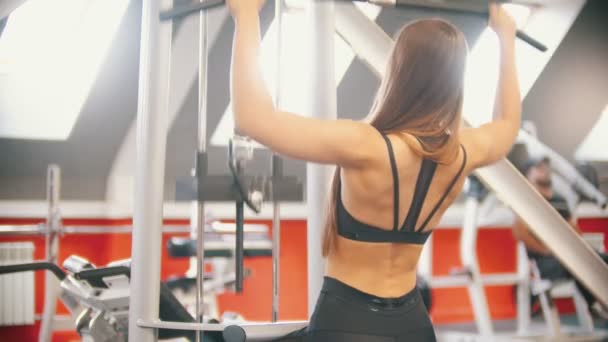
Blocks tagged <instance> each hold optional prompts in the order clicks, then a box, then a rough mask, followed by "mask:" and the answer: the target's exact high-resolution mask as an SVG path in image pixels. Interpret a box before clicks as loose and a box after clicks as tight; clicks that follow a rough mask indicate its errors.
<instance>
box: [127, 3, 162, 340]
mask: <svg viewBox="0 0 608 342" xmlns="http://www.w3.org/2000/svg"><path fill="white" fill-rule="evenodd" d="M172 2H173V1H172V0H144V1H143V6H142V28H141V44H140V58H139V60H140V64H139V85H138V87H139V96H138V110H137V160H136V172H135V175H136V177H135V193H134V195H135V200H134V215H133V224H134V229H133V242H132V248H131V251H132V255H131V260H132V261H131V280H130V293H131V297H130V300H129V317H130V318H131V319H130V320H129V336H128V338H129V340H130V341H138V342H153V341H155V339H156V331H155V330H154V329H149V328H146V327H141V326H139V325H138V324H137V321H138V320H139V319H143V320H150V321H151V320H155V319H158V315H159V298H160V266H161V265H160V259H161V240H162V239H161V238H162V217H163V185H164V178H165V177H164V176H165V173H164V171H165V150H166V144H167V119H168V118H167V117H168V102H169V101H168V93H169V80H170V78H169V66H170V63H171V35H172V27H171V25H161V23H160V20H159V18H158V13H159V10H160V8H161V7H168V6H170V5H171V4H172Z"/></svg>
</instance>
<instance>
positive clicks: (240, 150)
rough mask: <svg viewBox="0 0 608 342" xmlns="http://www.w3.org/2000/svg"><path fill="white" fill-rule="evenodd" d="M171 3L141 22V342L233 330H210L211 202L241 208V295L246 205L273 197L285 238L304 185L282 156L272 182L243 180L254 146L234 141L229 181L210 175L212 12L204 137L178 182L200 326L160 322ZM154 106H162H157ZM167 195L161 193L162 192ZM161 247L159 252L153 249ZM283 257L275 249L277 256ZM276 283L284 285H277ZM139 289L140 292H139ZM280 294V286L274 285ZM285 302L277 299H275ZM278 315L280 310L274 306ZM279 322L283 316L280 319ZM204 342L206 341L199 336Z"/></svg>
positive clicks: (202, 85)
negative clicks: (189, 217) (283, 210)
mask: <svg viewBox="0 0 608 342" xmlns="http://www.w3.org/2000/svg"><path fill="white" fill-rule="evenodd" d="M171 2H172V1H170V0H149V1H145V2H144V6H143V19H142V43H141V56H140V69H141V70H140V99H139V100H140V101H139V109H140V111H139V113H138V120H137V124H138V130H137V131H138V139H137V142H138V144H137V148H138V153H137V155H138V158H139V159H138V163H137V173H136V175H137V176H136V180H137V181H136V200H135V202H136V205H135V215H134V223H135V226H134V230H133V248H132V258H133V259H132V272H131V274H132V281H131V286H132V288H133V289H134V291H132V293H133V296H132V297H131V302H130V317H131V319H130V321H129V339H131V340H134V341H143V342H145V341H153V340H154V339H155V333H154V330H155V329H159V328H170V329H183V330H198V331H200V330H203V331H220V332H221V331H224V330H225V329H226V328H227V326H226V325H224V324H218V323H211V324H207V323H203V322H202V317H203V306H202V305H201V303H200V300H201V298H202V297H203V286H202V280H203V279H202V277H203V272H202V270H201V268H202V265H203V263H204V254H205V251H204V240H205V236H204V233H205V232H204V229H203V226H204V224H203V223H204V203H205V201H208V200H215V201H235V203H236V227H237V228H236V239H235V240H236V246H235V251H236V258H235V259H236V288H237V291H238V290H239V289H240V288H241V287H242V276H243V265H242V258H243V255H244V246H243V221H244V205H245V204H247V205H248V206H249V207H250V209H252V210H253V211H256V210H259V204H261V201H262V200H263V199H264V198H265V197H266V194H268V198H267V199H270V200H271V201H272V202H273V204H274V207H273V208H274V209H275V213H274V215H273V216H274V217H273V227H275V231H278V227H279V222H278V219H279V215H278V208H279V206H278V202H279V201H283V200H298V201H301V200H302V199H303V193H302V185H301V184H300V183H299V182H298V181H297V179H294V178H290V177H285V176H283V174H282V163H281V161H280V159H279V158H278V157H277V156H273V157H272V161H271V165H272V175H271V176H270V177H254V178H251V176H247V175H245V174H244V172H243V169H244V165H245V164H246V162H247V161H248V159H250V158H251V154H250V153H248V152H247V151H248V149H247V144H248V143H247V141H246V140H242V139H236V140H233V141H232V143H231V146H230V148H229V151H228V154H229V161H228V163H229V165H228V166H229V169H230V171H231V175H230V176H214V175H209V174H208V173H207V170H208V169H207V154H206V120H207V118H206V106H207V103H206V91H207V87H206V85H207V83H206V82H207V79H206V75H207V39H206V33H207V30H206V15H207V13H206V11H202V12H201V13H200V23H201V25H200V33H201V34H200V45H199V46H200V49H199V56H200V58H199V94H200V97H199V118H198V123H199V125H198V126H199V129H198V139H197V151H196V158H195V167H194V170H193V178H194V179H189V180H186V181H185V182H183V181H182V182H178V184H177V185H176V194H177V196H178V198H179V199H189V200H195V201H196V203H195V205H196V214H195V215H194V216H195V217H194V218H195V221H196V237H197V240H198V242H197V247H198V248H197V258H196V260H197V262H196V270H197V300H196V302H197V305H196V306H197V308H196V318H197V321H198V322H199V323H183V322H171V321H165V320H159V316H158V311H157V310H156V308H155V306H156V305H155V303H156V298H157V296H156V293H157V292H158V289H157V288H156V286H154V284H156V283H157V280H158V277H159V273H158V268H159V267H160V265H159V254H160V253H159V250H158V246H159V245H160V243H159V242H160V240H159V235H160V226H159V221H160V215H161V213H162V196H159V195H160V194H161V193H162V178H163V175H162V171H159V170H162V169H163V168H164V166H163V163H164V146H165V144H166V133H167V127H166V123H165V122H164V121H163V120H161V119H160V115H162V113H163V112H164V111H165V110H166V108H167V96H166V94H167V93H168V88H167V87H168V82H167V80H168V79H169V68H168V62H169V60H170V55H169V53H168V51H169V50H170V48H169V49H168V47H170V44H171V30H172V25H170V24H166V25H161V23H160V21H159V9H160V7H161V6H165V7H168V5H170V3H171ZM151 101H155V102H156V103H155V105H152V102H151ZM159 190H160V192H159ZM277 237H278V234H273V238H274V239H273V246H276V245H277V244H278V243H279V241H278V240H277V239H276V238H277ZM150 246H157V248H154V247H152V248H151V247H150ZM273 251H276V248H273ZM273 265H275V266H274V267H273V269H274V271H275V273H276V271H278V255H277V254H275V253H273ZM275 279H278V278H276V277H275ZM135 289H137V290H135ZM273 289H274V290H275V293H278V286H277V283H276V282H275V283H274V284H273ZM273 298H275V300H276V299H278V297H276V296H273ZM273 308H278V305H273ZM273 317H276V314H274V313H273ZM304 326H306V322H296V323H273V324H245V325H242V326H240V327H234V328H230V329H228V335H232V336H233V338H237V339H244V338H247V339H252V338H253V339H255V338H273V337H279V336H283V335H286V334H288V333H290V332H292V331H294V330H298V329H301V328H302V327H304ZM196 338H197V341H198V340H199V335H198V334H197V335H196Z"/></svg>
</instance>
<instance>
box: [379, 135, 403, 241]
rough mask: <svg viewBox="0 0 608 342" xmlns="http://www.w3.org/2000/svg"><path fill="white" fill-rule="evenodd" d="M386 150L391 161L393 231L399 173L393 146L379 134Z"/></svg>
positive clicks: (396, 227)
mask: <svg viewBox="0 0 608 342" xmlns="http://www.w3.org/2000/svg"><path fill="white" fill-rule="evenodd" d="M380 134H381V135H382V138H384V141H385V142H386V147H387V149H388V157H389V159H390V161H391V171H392V173H393V230H398V229H399V173H398V172H397V162H395V152H394V151H393V145H392V144H391V141H390V140H389V139H388V137H387V136H386V135H385V134H384V133H380Z"/></svg>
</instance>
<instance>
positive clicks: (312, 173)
mask: <svg viewBox="0 0 608 342" xmlns="http://www.w3.org/2000/svg"><path fill="white" fill-rule="evenodd" d="M311 12H312V15H311V17H312V23H311V24H310V25H309V26H310V33H311V35H312V37H311V38H312V39H310V41H311V42H314V45H313V46H311V48H310V49H309V50H310V52H311V56H310V59H311V61H312V70H311V83H310V85H311V88H310V93H309V94H308V95H309V96H310V97H309V98H310V111H309V112H310V113H311V114H312V116H313V117H316V118H324V119H336V117H337V109H336V81H335V79H334V32H335V27H334V20H335V19H334V3H333V2H330V1H323V0H315V1H313V2H312V3H311ZM332 169H333V168H331V167H329V166H326V165H319V164H313V163H307V164H306V174H307V177H308V181H307V182H306V195H307V196H306V198H307V209H308V220H307V233H306V235H307V242H306V243H307V248H308V253H307V254H308V314H309V315H311V314H312V313H313V311H314V307H315V303H316V301H317V297H318V295H319V293H320V291H321V284H322V281H323V274H324V270H325V266H324V261H323V257H322V253H321V243H320V241H319V240H320V239H319V237H320V236H322V230H323V229H322V227H323V223H324V221H323V217H322V216H323V215H319V213H323V212H324V211H325V210H324V209H325V208H324V203H325V196H326V194H327V188H328V185H329V182H330V180H331V174H332Z"/></svg>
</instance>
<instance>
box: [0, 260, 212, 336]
mask: <svg viewBox="0 0 608 342" xmlns="http://www.w3.org/2000/svg"><path fill="white" fill-rule="evenodd" d="M63 268H65V270H66V271H67V272H66V271H64V270H62V269H61V268H60V267H59V266H57V265H56V264H55V263H50V262H32V263H27V264H16V265H6V266H0V274H7V273H15V272H28V271H36V270H47V271H50V272H49V273H47V274H49V275H51V276H53V277H55V278H56V279H58V280H59V281H60V291H59V295H58V297H59V299H60V300H61V301H62V303H63V304H65V306H66V307H67V308H68V309H69V311H70V314H71V315H72V317H73V318H74V319H75V329H76V331H77V332H78V334H79V335H80V336H81V337H82V340H83V341H85V342H123V341H127V328H128V306H129V277H130V268H129V261H128V260H126V261H122V262H115V263H112V264H110V265H108V266H106V267H99V268H98V267H95V265H93V264H91V263H90V262H88V261H87V260H86V259H84V258H81V257H79V256H76V255H73V256H70V257H69V258H67V259H66V260H65V261H64V263H63ZM159 312H160V318H161V319H164V320H170V321H176V322H194V318H193V317H192V316H190V314H189V313H188V311H187V310H186V309H185V308H184V307H183V306H182V304H181V303H180V302H179V301H178V300H177V298H175V296H174V295H173V293H172V292H171V291H170V289H169V287H167V285H165V284H162V283H161V284H160V297H159ZM194 335H195V333H194V332H192V331H187V330H172V329H160V330H159V332H158V337H159V339H161V340H163V339H173V338H179V337H184V338H187V339H188V340H189V341H193V340H194V339H195V336H194ZM205 335H206V336H205V341H209V342H220V341H223V340H222V339H221V333H218V332H215V333H205Z"/></svg>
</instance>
